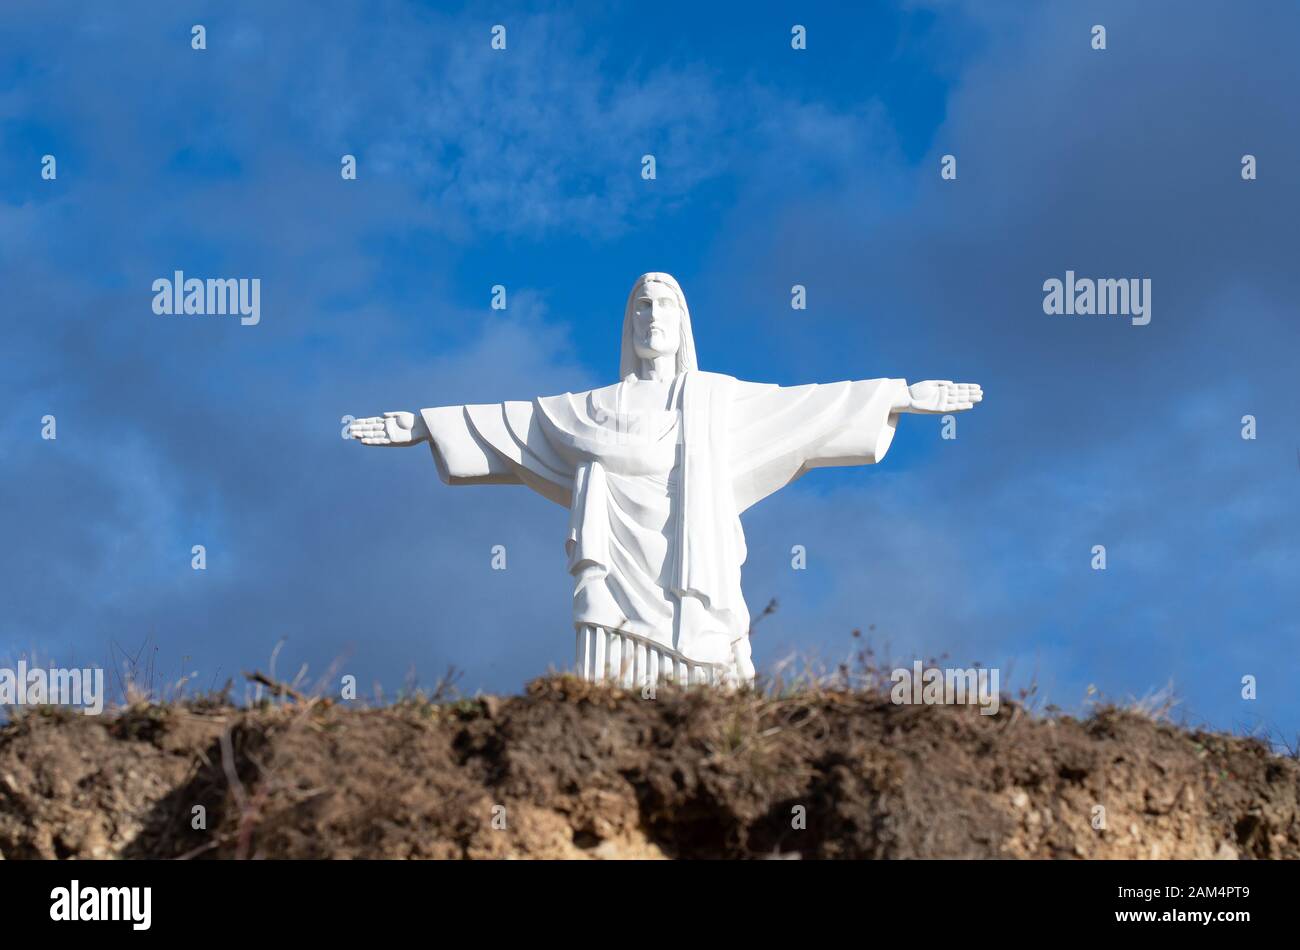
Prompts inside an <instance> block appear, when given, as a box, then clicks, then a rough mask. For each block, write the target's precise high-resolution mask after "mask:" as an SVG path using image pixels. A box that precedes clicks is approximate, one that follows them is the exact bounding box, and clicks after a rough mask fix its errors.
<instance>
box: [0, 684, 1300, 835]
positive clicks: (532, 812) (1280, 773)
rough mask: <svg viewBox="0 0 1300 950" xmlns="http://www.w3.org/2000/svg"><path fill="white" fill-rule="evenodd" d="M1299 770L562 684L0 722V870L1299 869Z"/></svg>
mask: <svg viewBox="0 0 1300 950" xmlns="http://www.w3.org/2000/svg"><path fill="white" fill-rule="evenodd" d="M1298 800H1300V763H1297V762H1296V761H1295V760H1293V759H1289V758H1281V757H1278V756H1276V755H1274V754H1272V753H1271V752H1270V751H1269V750H1268V748H1267V747H1266V746H1265V745H1264V744H1263V743H1261V742H1258V741H1256V740H1251V739H1241V738H1234V737H1229V736H1223V735H1216V734H1208V733H1203V732H1189V731H1186V730H1184V729H1181V728H1179V727H1177V726H1174V725H1170V724H1167V723H1160V722H1153V721H1152V720H1151V719H1148V718H1145V717H1143V716H1140V715H1136V714H1133V713H1127V712H1122V711H1119V710H1116V709H1113V708H1109V709H1103V710H1100V711H1098V712H1097V713H1095V714H1094V715H1093V716H1091V717H1090V718H1088V719H1086V720H1076V719H1071V718H1068V717H1054V718H1041V717H1037V716H1033V715H1030V714H1029V713H1027V712H1026V711H1025V710H1024V709H1023V708H1022V707H1021V706H1019V705H1017V704H1015V703H1012V702H1004V703H1003V705H1002V708H1001V709H1000V711H999V712H998V714H997V715H995V716H982V715H980V714H979V711H978V710H977V709H975V708H973V707H968V706H898V705H894V704H892V703H890V702H889V700H888V697H885V696H881V695H879V694H877V693H871V692H867V693H863V692H835V691H827V690H818V691H811V692H806V693H802V694H799V695H791V696H783V697H772V696H760V695H757V694H752V693H741V694H734V695H726V694H720V693H716V692H712V691H689V692H679V691H674V690H670V689H666V690H660V691H659V693H658V695H657V697H656V698H654V699H653V700H648V699H643V698H641V696H640V695H639V694H637V693H625V692H622V691H618V690H610V689H606V688H601V687H594V686H591V685H590V684H586V683H582V682H580V681H577V680H575V679H573V678H570V677H552V678H546V679H541V680H537V681H535V682H534V683H532V684H530V686H529V688H528V690H527V692H526V693H525V695H522V696H516V697H509V698H502V699H498V698H487V699H475V700H462V701H460V702H457V703H451V704H434V703H403V704H398V705H395V706H389V707H385V708H371V709H348V708H342V707H339V706H335V705H331V704H329V703H325V702H308V703H305V704H299V703H289V704H286V705H284V706H273V705H270V704H264V705H263V706H261V707H259V708H254V709H236V708H233V707H230V706H224V705H212V704H203V703H191V704H175V705H167V706H137V707H133V708H130V709H127V710H124V711H122V712H121V713H119V714H117V715H115V716H112V717H99V718H96V717H85V716H81V715H79V714H73V713H69V712H66V711H53V710H51V711H47V712H45V713H43V714H38V715H27V716H25V717H23V718H22V719H21V720H19V721H17V722H15V723H11V724H9V725H7V726H5V727H4V728H3V729H0V853H2V854H3V856H4V857H5V858H9V859H13V858H36V857H40V858H62V857H128V858H130V857H179V856H188V857H222V858H229V857H267V858H349V857H356V858H361V857H380V858H462V857H471V858H480V857H535V858H555V857H560V858H570V857H595V858H623V857H635V858H647V857H655V858H658V857H674V858H690V857H725V858H748V857H772V856H788V857H793V856H799V857H803V858H907V857H1060V858H1080V857H1082V858H1131V857H1144V858H1223V857H1248V858H1297V857H1300V804H1298Z"/></svg>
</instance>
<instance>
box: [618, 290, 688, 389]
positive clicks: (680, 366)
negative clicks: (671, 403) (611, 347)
mask: <svg viewBox="0 0 1300 950" xmlns="http://www.w3.org/2000/svg"><path fill="white" fill-rule="evenodd" d="M648 283H656V284H663V285H665V286H666V287H669V288H671V289H672V292H673V293H674V294H676V295H677V306H678V307H679V308H680V309H681V312H682V319H681V342H680V343H679V345H678V347H677V366H676V371H677V375H678V376H680V375H681V374H682V373H685V372H687V371H688V370H695V369H699V367H698V366H697V365H696V363H695V337H694V336H693V335H692V333H691V311H690V310H689V309H688V308H687V306H686V295H685V294H684V293H682V288H681V286H680V285H679V284H678V283H677V281H676V279H675V278H674V277H673V276H672V275H671V274H661V273H658V272H651V273H649V274H642V275H641V276H640V277H638V278H637V279H636V283H635V284H633V285H632V292H631V293H630V294H628V295H627V306H626V307H625V308H624V310H623V347H622V351H621V353H620V355H619V364H618V378H619V379H626V378H627V377H628V376H629V375H631V374H634V373H636V371H637V370H638V369H640V368H641V357H640V356H638V355H637V352H636V347H635V346H633V344H632V336H633V326H632V314H633V312H634V311H635V310H636V298H637V295H638V294H639V293H640V292H641V288H642V287H644V286H645V285H646V284H648Z"/></svg>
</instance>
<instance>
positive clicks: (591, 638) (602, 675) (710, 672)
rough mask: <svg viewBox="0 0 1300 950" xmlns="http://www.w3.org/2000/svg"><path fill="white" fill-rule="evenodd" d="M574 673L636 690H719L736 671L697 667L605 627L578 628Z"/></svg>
mask: <svg viewBox="0 0 1300 950" xmlns="http://www.w3.org/2000/svg"><path fill="white" fill-rule="evenodd" d="M576 665H577V672H578V675H579V676H581V677H582V678H583V679H584V680H588V681H590V682H593V683H613V684H615V685H618V686H623V687H625V688H628V689H635V688H638V687H641V686H645V685H647V684H649V683H676V684H677V685H679V686H685V685H697V684H703V685H710V686H722V685H725V684H726V683H728V682H731V681H733V680H734V678H735V676H734V674H735V671H734V670H733V669H731V668H730V667H728V666H725V665H722V664H717V663H697V662H694V661H693V660H688V659H687V658H686V657H684V656H682V655H681V654H680V653H678V652H676V651H675V650H670V649H668V648H667V647H665V646H662V645H661V644H658V643H654V642H652V641H650V640H647V639H645V638H644V637H638V636H636V635H634V634H630V633H624V632H622V631H618V630H606V629H605V628H604V627H593V626H588V625H582V626H579V627H578V628H577V661H576Z"/></svg>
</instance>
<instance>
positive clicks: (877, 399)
mask: <svg viewBox="0 0 1300 950" xmlns="http://www.w3.org/2000/svg"><path fill="white" fill-rule="evenodd" d="M630 384H631V382H630V380H625V381H623V382H620V383H616V384H614V385H613V386H606V387H604V388H602V389H594V390H589V391H587V392H581V393H564V394H562V395H558V396H546V397H540V398H537V399H534V400H532V401H531V402H522V401H520V402H502V403H493V404H487V405H473V406H444V407H440V408H436V409H423V410H421V415H422V417H423V419H424V423H425V425H426V427H427V428H428V430H429V433H430V436H431V438H430V446H431V449H432V452H433V457H434V462H435V464H436V465H437V468H438V473H439V475H440V476H441V478H442V480H443V481H444V482H447V483H448V484H451V485H484V484H486V485H501V484H522V485H527V486H528V487H529V488H532V489H533V490H534V491H536V492H537V493H538V494H540V495H543V496H545V497H546V498H549V499H550V500H551V501H554V502H555V503H557V504H560V505H563V506H564V507H566V508H568V509H569V510H570V519H569V532H568V538H567V540H566V544H565V549H566V551H567V553H568V558H569V562H568V564H569V571H570V573H571V574H572V575H573V577H574V596H573V622H574V624H575V625H576V626H577V627H578V628H579V629H581V628H583V627H584V626H595V627H600V628H604V629H606V630H611V631H622V632H624V633H628V634H632V635H633V636H636V637H640V638H642V639H645V640H648V641H650V642H651V643H653V644H658V645H659V646H661V647H664V648H666V649H669V650H672V651H675V652H676V653H678V654H680V655H681V656H682V657H685V658H687V659H688V660H690V661H693V662H697V663H705V664H720V665H726V666H732V665H733V664H734V662H735V658H736V656H737V655H738V654H740V653H741V652H742V651H743V655H744V657H745V658H746V664H747V658H748V655H749V654H748V640H747V638H748V634H749V612H748V610H747V609H746V607H745V601H744V597H743V596H742V594H741V588H740V569H741V565H742V564H744V562H745V553H746V552H745V535H744V531H743V530H742V529H741V524H740V514H741V512H743V511H744V510H745V509H747V508H748V507H750V506H751V505H753V504H754V503H756V502H758V501H760V500H761V499H763V498H766V497H767V496H768V495H770V494H772V493H773V492H775V491H776V490H778V489H779V488H781V487H783V486H785V485H788V484H789V483H790V482H792V481H794V480H795V479H797V478H799V477H800V476H801V475H803V474H804V473H805V472H807V471H808V470H810V469H813V468H819V467H825V466H836V465H867V464H871V463H873V462H877V461H879V460H880V459H881V458H883V457H884V455H885V453H886V452H887V451H888V449H889V445H890V442H891V441H892V440H893V436H894V427H895V424H896V422H897V410H896V407H897V406H900V405H906V402H907V391H906V390H907V384H906V382H905V381H904V380H901V379H871V380H858V381H847V382H838V383H826V384H813V385H807V386H788V387H787V386H776V385H768V384H760V383H748V382H742V381H740V380H737V379H734V378H732V377H730V376H723V375H720V374H717V373H706V372H699V371H690V372H686V373H683V374H681V375H679V376H677V377H676V379H674V381H673V383H672V386H671V388H670V396H669V401H668V408H666V409H664V410H662V411H649V412H647V411H644V410H641V411H626V410H625V408H624V405H623V401H624V400H623V396H624V392H625V390H624V387H626V386H628V385H630Z"/></svg>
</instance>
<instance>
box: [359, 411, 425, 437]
mask: <svg viewBox="0 0 1300 950" xmlns="http://www.w3.org/2000/svg"><path fill="white" fill-rule="evenodd" d="M348 434H349V435H351V436H352V438H354V439H356V440H357V441H358V442H360V443H361V444H362V445H418V444H419V443H421V442H423V441H425V440H426V439H428V438H429V429H428V427H427V426H426V425H425V424H424V418H423V416H418V415H416V414H415V413H413V412H386V413H384V414H383V415H382V416H368V417H366V418H365V419H357V420H355V421H353V422H352V423H351V424H350V425H349V426H348Z"/></svg>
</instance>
